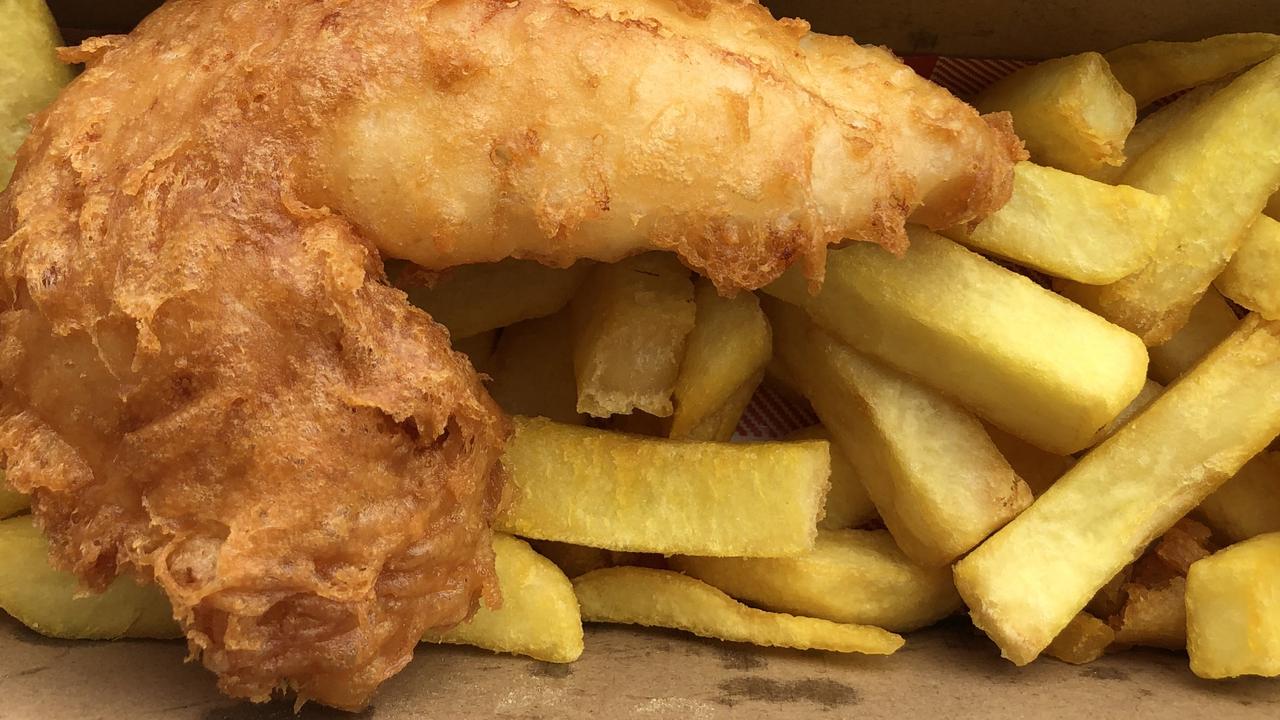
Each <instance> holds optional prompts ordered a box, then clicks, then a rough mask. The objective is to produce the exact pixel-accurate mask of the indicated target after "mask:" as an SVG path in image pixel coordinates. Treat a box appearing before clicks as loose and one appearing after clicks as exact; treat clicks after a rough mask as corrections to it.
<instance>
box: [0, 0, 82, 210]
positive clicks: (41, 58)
mask: <svg viewBox="0 0 1280 720" xmlns="http://www.w3.org/2000/svg"><path fill="white" fill-rule="evenodd" d="M0 17H3V18H4V28H3V30H0V39H2V40H3V41H2V42H0V190H4V188H5V186H6V185H8V184H9V175H10V174H11V173H12V172H13V163H14V154H15V153H16V152H17V150H18V146H20V145H21V144H22V141H23V139H25V138H26V137H27V132H28V130H30V127H31V126H30V123H29V122H28V119H27V118H28V117H29V116H30V115H32V114H33V113H37V112H39V111H40V110H42V109H43V108H44V106H45V105H47V104H48V103H49V102H50V101H51V100H53V98H54V97H56V96H57V95H58V91H59V90H61V89H62V86H63V85H66V84H67V82H68V81H70V80H71V78H72V76H73V75H74V72H73V71H72V69H71V67H70V66H69V65H67V64H65V63H63V62H62V61H60V60H59V59H58V52H57V48H58V46H59V45H61V44H62V38H60V37H59V36H58V24H57V22H55V21H54V18H53V15H52V14H51V13H50V12H49V6H48V5H47V4H46V3H45V0H20V1H18V2H14V0H7V1H6V2H4V3H3V5H0ZM6 234H7V233H6Z"/></svg>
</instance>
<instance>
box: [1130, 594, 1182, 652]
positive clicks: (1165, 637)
mask: <svg viewBox="0 0 1280 720" xmlns="http://www.w3.org/2000/svg"><path fill="white" fill-rule="evenodd" d="M1186 588H1187V581H1186V579H1185V578H1180V577H1177V578H1173V579H1172V580H1170V581H1169V582H1168V583H1167V584H1165V585H1163V586H1161V587H1157V588H1149V587H1145V586H1143V585H1126V586H1125V588H1124V590H1125V597H1126V600H1125V604H1124V609H1123V610H1121V611H1120V615H1119V616H1118V617H1116V618H1115V619H1114V620H1113V622H1114V623H1115V625H1116V634H1115V635H1116V636H1115V641H1116V644H1117V645H1139V646H1142V647H1156V648H1164V649H1165V650H1183V649H1185V648H1186V647H1187V608H1186V604H1185V600H1184V598H1185V597H1186V595H1185V594H1186Z"/></svg>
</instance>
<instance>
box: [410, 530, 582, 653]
mask: <svg viewBox="0 0 1280 720" xmlns="http://www.w3.org/2000/svg"><path fill="white" fill-rule="evenodd" d="M493 554H494V567H495V569H496V571H497V574H498V586H499V587H500V588H501V590H502V607H501V608H499V609H497V610H490V609H489V608H486V607H483V606H482V607H481V608H480V609H478V610H476V614H475V615H474V616H473V617H472V618H471V620H469V621H468V622H465V623H463V624H461V625H458V626H457V627H454V628H453V629H451V630H449V631H447V632H445V633H444V634H442V635H434V634H431V635H428V636H427V637H426V638H424V640H427V641H428V642H441V643H449V644H453V645H473V646H475V647H480V648H484V649H486V650H492V651H494V652H501V653H513V654H516V655H525V656H528V657H531V658H534V659H535V660H542V661H544V662H554V663H567V662H573V661H574V660H577V659H578V657H579V656H580V655H582V617H581V615H580V614H579V613H578V598H577V595H575V594H574V592H573V584H572V583H570V582H569V578H567V577H565V574H564V573H563V572H561V571H560V568H558V567H556V565H555V564H554V563H552V562H551V561H550V560H548V559H547V558H545V557H542V556H541V555H539V554H538V553H536V552H534V551H533V548H531V547H529V544H528V543H526V542H525V541H523V540H520V539H517V538H513V537H511V536H509V535H503V534H500V533H499V534H495V535H494V536H493Z"/></svg>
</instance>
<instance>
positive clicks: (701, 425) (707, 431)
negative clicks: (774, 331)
mask: <svg viewBox="0 0 1280 720" xmlns="http://www.w3.org/2000/svg"><path fill="white" fill-rule="evenodd" d="M763 380H764V371H763V370H762V371H760V372H759V373H757V374H756V375H754V376H753V377H750V378H748V379H747V381H746V382H745V383H743V384H742V385H741V386H740V387H739V388H738V389H737V390H735V391H734V392H733V394H732V395H730V396H729V397H728V399H726V400H725V402H724V404H723V405H721V406H720V407H719V408H718V409H717V410H716V411H715V412H713V413H711V414H710V415H707V416H705V417H703V418H702V419H701V420H700V421H698V424H697V425H694V426H693V427H691V428H689V429H688V430H687V431H686V432H685V438H686V439H689V440H715V441H717V442H728V441H729V440H732V439H733V434H734V432H736V431H737V429H738V425H739V424H740V423H741V422H742V414H743V413H744V412H746V410H747V406H748V405H750V404H751V398H753V397H755V395H756V390H757V389H759V387H760V383H761V382H762V381H763ZM676 412H679V408H677V409H676ZM668 432H670V430H669V429H668Z"/></svg>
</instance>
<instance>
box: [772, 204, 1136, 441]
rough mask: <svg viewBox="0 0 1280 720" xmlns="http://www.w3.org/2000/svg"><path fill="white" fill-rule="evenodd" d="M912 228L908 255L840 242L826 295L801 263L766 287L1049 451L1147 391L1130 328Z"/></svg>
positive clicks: (1086, 437) (1087, 435)
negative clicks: (800, 268) (806, 276)
mask: <svg viewBox="0 0 1280 720" xmlns="http://www.w3.org/2000/svg"><path fill="white" fill-rule="evenodd" d="M909 235H910V237H911V250H910V251H909V252H907V253H906V254H905V255H904V256H903V257H901V258H897V257H894V256H893V255H890V254H889V253H887V252H885V251H883V250H881V249H880V248H877V247H873V246H871V245H870V244H869V243H852V244H850V245H849V246H847V247H844V248H841V249H839V250H833V251H831V252H830V253H828V256H827V257H828V260H827V270H826V280H825V281H824V283H823V286H822V289H821V291H820V292H818V293H817V294H816V295H812V294H810V293H809V287H808V283H807V282H806V281H805V279H804V277H803V275H802V274H801V273H799V272H792V271H788V272H787V273H786V274H784V275H783V276H782V278H781V279H779V280H778V281H777V282H775V283H773V284H771V285H769V286H768V287H766V288H765V292H767V293H769V294H771V295H773V296H775V297H778V298H781V299H783V300H786V301H787V302H789V303H792V304H794V305H797V306H799V307H802V308H804V309H805V310H806V311H807V312H808V313H809V315H810V316H812V317H813V319H814V320H815V321H816V322H817V323H818V324H819V325H822V326H823V327H825V328H826V329H827V330H828V331H830V332H831V333H832V334H833V335H835V336H836V337H838V338H839V339H840V340H841V341H843V342H845V343H847V344H849V345H850V346H852V347H853V348H854V349H856V350H858V351H859V352H862V353H865V354H867V355H870V356H872V357H875V358H878V359H880V360H881V361H883V362H885V363H887V364H889V365H892V366H894V367H896V368H897V369H899V370H901V371H903V372H906V373H908V374H910V375H913V376H915V377H916V378H919V380H920V381H921V382H923V383H924V384H926V385H929V386H931V387H933V388H936V389H938V390H939V391H941V392H942V393H943V394H945V395H948V396H950V397H952V398H955V399H956V400H958V401H959V402H960V403H961V404H963V405H964V406H966V407H967V408H969V409H970V410H971V411H973V412H974V413H975V414H977V415H978V416H980V417H982V418H983V419H985V420H988V421H990V422H991V423H993V424H995V425H997V426H999V427H1001V428H1003V429H1004V430H1006V431H1008V432H1010V433H1012V434H1014V435H1017V436H1018V437H1020V438H1022V439H1023V440H1026V441H1028V442H1030V443H1031V444H1033V445H1035V446H1036V447H1040V448H1043V449H1045V450H1048V451H1051V452H1056V453H1059V454H1068V453H1073V452H1076V451H1079V450H1082V449H1084V448H1086V447H1088V446H1089V444H1090V443H1091V442H1092V441H1093V438H1094V436H1095V435H1097V433H1098V431H1099V430H1100V429H1101V428H1102V427H1103V426H1105V425H1106V424H1107V423H1109V422H1111V420H1112V419H1113V418H1115V416H1116V415H1118V414H1120V411H1121V410H1123V409H1124V408H1125V406H1127V405H1128V404H1129V402H1130V401H1132V400H1133V398H1134V397H1135V396H1137V394H1138V391H1139V390H1141V389H1142V384H1143V383H1144V382H1145V381H1146V374H1147V351H1146V348H1145V347H1144V346H1143V344H1142V342H1141V341H1140V340H1139V339H1138V338H1137V337H1134V336H1133V335H1132V334H1131V333H1128V332H1126V331H1124V330H1123V329H1121V328H1119V327H1116V326H1115V325H1113V324H1111V323H1109V322H1107V321H1106V320H1103V319H1102V318H1100V317H1098V316H1097V315H1094V314H1093V313H1090V312H1089V311H1087V310H1085V309H1084V308H1081V307H1080V306H1079V305H1076V304H1074V303H1072V302H1070V301H1069V300H1067V299H1065V298H1063V297H1060V296H1058V295H1056V294H1054V293H1053V292H1050V291H1049V290H1046V289H1045V288H1043V287H1040V286H1039V285H1037V284H1035V283H1034V282H1032V281H1031V280H1029V279H1028V278H1026V277H1024V276H1022V275H1019V274H1018V273H1015V272H1013V271H1011V270H1007V269H1005V268H1003V267H1000V266H999V265H997V264H995V263H993V262H991V261H990V260H988V259H986V258H984V257H982V256H980V255H978V254H976V253H973V252H971V251H970V250H967V249H965V248H964V247H962V246H960V245H959V244H957V243H954V242H952V241H950V240H948V239H946V238H944V237H942V236H940V235H937V234H935V233H932V232H929V231H927V230H924V229H922V228H917V227H911V228H909ZM774 333H775V335H776V334H777V327H776V326H775V327H774ZM775 344H776V343H775ZM792 369H793V370H794V368H792ZM828 427H830V425H828ZM832 429H833V430H834V428H832Z"/></svg>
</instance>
